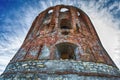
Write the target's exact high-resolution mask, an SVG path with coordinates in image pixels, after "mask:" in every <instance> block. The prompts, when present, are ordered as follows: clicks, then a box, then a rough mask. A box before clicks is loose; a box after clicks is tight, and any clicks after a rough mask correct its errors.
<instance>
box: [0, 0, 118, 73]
mask: <svg viewBox="0 0 120 80" xmlns="http://www.w3.org/2000/svg"><path fill="white" fill-rule="evenodd" d="M57 4H65V5H73V6H76V7H78V8H80V9H82V10H83V11H84V12H86V13H87V15H88V16H89V17H90V19H91V21H92V23H93V25H94V26H95V29H96V30H97V33H98V35H99V37H100V39H101V41H102V44H103V46H104V48H105V49H106V50H107V52H108V54H109V55H110V57H111V58H112V59H113V61H114V62H115V64H116V65H117V66H118V67H119V69H120V0H0V74H1V73H2V72H3V71H4V69H5V67H6V66H7V64H8V62H9V61H10V60H11V59H12V57H13V56H14V55H15V53H16V52H17V50H18V49H19V48H20V46H21V45H22V43H23V41H24V38H25V36H26V35H27V32H28V30H29V28H30V27H31V24H32V22H33V20H34V19H35V17H36V16H37V15H38V14H39V13H40V12H41V11H43V10H45V9H46V8H48V7H50V6H55V5H57Z"/></svg>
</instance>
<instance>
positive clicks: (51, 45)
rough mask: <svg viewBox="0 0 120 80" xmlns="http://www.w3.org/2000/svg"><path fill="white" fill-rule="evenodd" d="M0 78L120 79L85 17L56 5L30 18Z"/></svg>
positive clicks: (57, 79) (27, 79)
mask: <svg viewBox="0 0 120 80" xmlns="http://www.w3.org/2000/svg"><path fill="white" fill-rule="evenodd" d="M0 80H120V71H119V69H118V68H117V67H116V65H115V64H114V62H113V61H112V59H111V58H110V57H109V55H108V53H107V52H106V51H105V49H104V48H103V46H102V44H101V42H100V39H99V37H98V35H97V33H96V31H95V29H94V26H93V25H92V23H91V21H90V19H89V17H88V16H87V15H86V14H85V13H84V12H83V11H82V10H80V9H78V8H76V7H73V6H66V5H57V6H53V7H50V8H48V9H46V10H45V11H43V12H41V13H40V14H39V15H38V16H37V17H36V19H35V20H34V22H33V24H32V26H31V29H30V30H29V32H28V34H27V36H26V38H25V40H24V42H23V44H22V46H21V48H20V49H19V50H18V52H17V53H16V54H15V56H14V57H13V59H12V60H11V61H10V63H9V64H8V65H7V67H6V69H5V71H4V72H3V74H2V75H1V76H0Z"/></svg>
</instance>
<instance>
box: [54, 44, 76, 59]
mask: <svg viewBox="0 0 120 80" xmlns="http://www.w3.org/2000/svg"><path fill="white" fill-rule="evenodd" d="M56 47H57V53H58V55H59V58H61V59H74V60H75V59H76V56H75V55H76V54H75V50H76V48H77V45H75V44H72V43H69V42H63V43H59V44H57V45H56Z"/></svg>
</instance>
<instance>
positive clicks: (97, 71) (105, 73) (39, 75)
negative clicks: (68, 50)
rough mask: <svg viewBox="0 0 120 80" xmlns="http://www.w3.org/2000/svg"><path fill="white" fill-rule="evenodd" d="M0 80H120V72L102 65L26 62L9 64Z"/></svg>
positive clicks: (41, 61) (77, 62)
mask: <svg viewBox="0 0 120 80" xmlns="http://www.w3.org/2000/svg"><path fill="white" fill-rule="evenodd" d="M0 80H120V71H119V70H118V69H117V68H116V67H112V66H109V65H106V64H103V63H94V62H82V61H74V60H28V61H20V62H15V63H10V64H9V65H8V66H7V67H6V70H5V71H4V73H3V74H2V75H1V79H0Z"/></svg>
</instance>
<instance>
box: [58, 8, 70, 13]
mask: <svg viewBox="0 0 120 80" xmlns="http://www.w3.org/2000/svg"><path fill="white" fill-rule="evenodd" d="M66 11H69V10H68V9H67V8H61V9H60V12H66Z"/></svg>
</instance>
